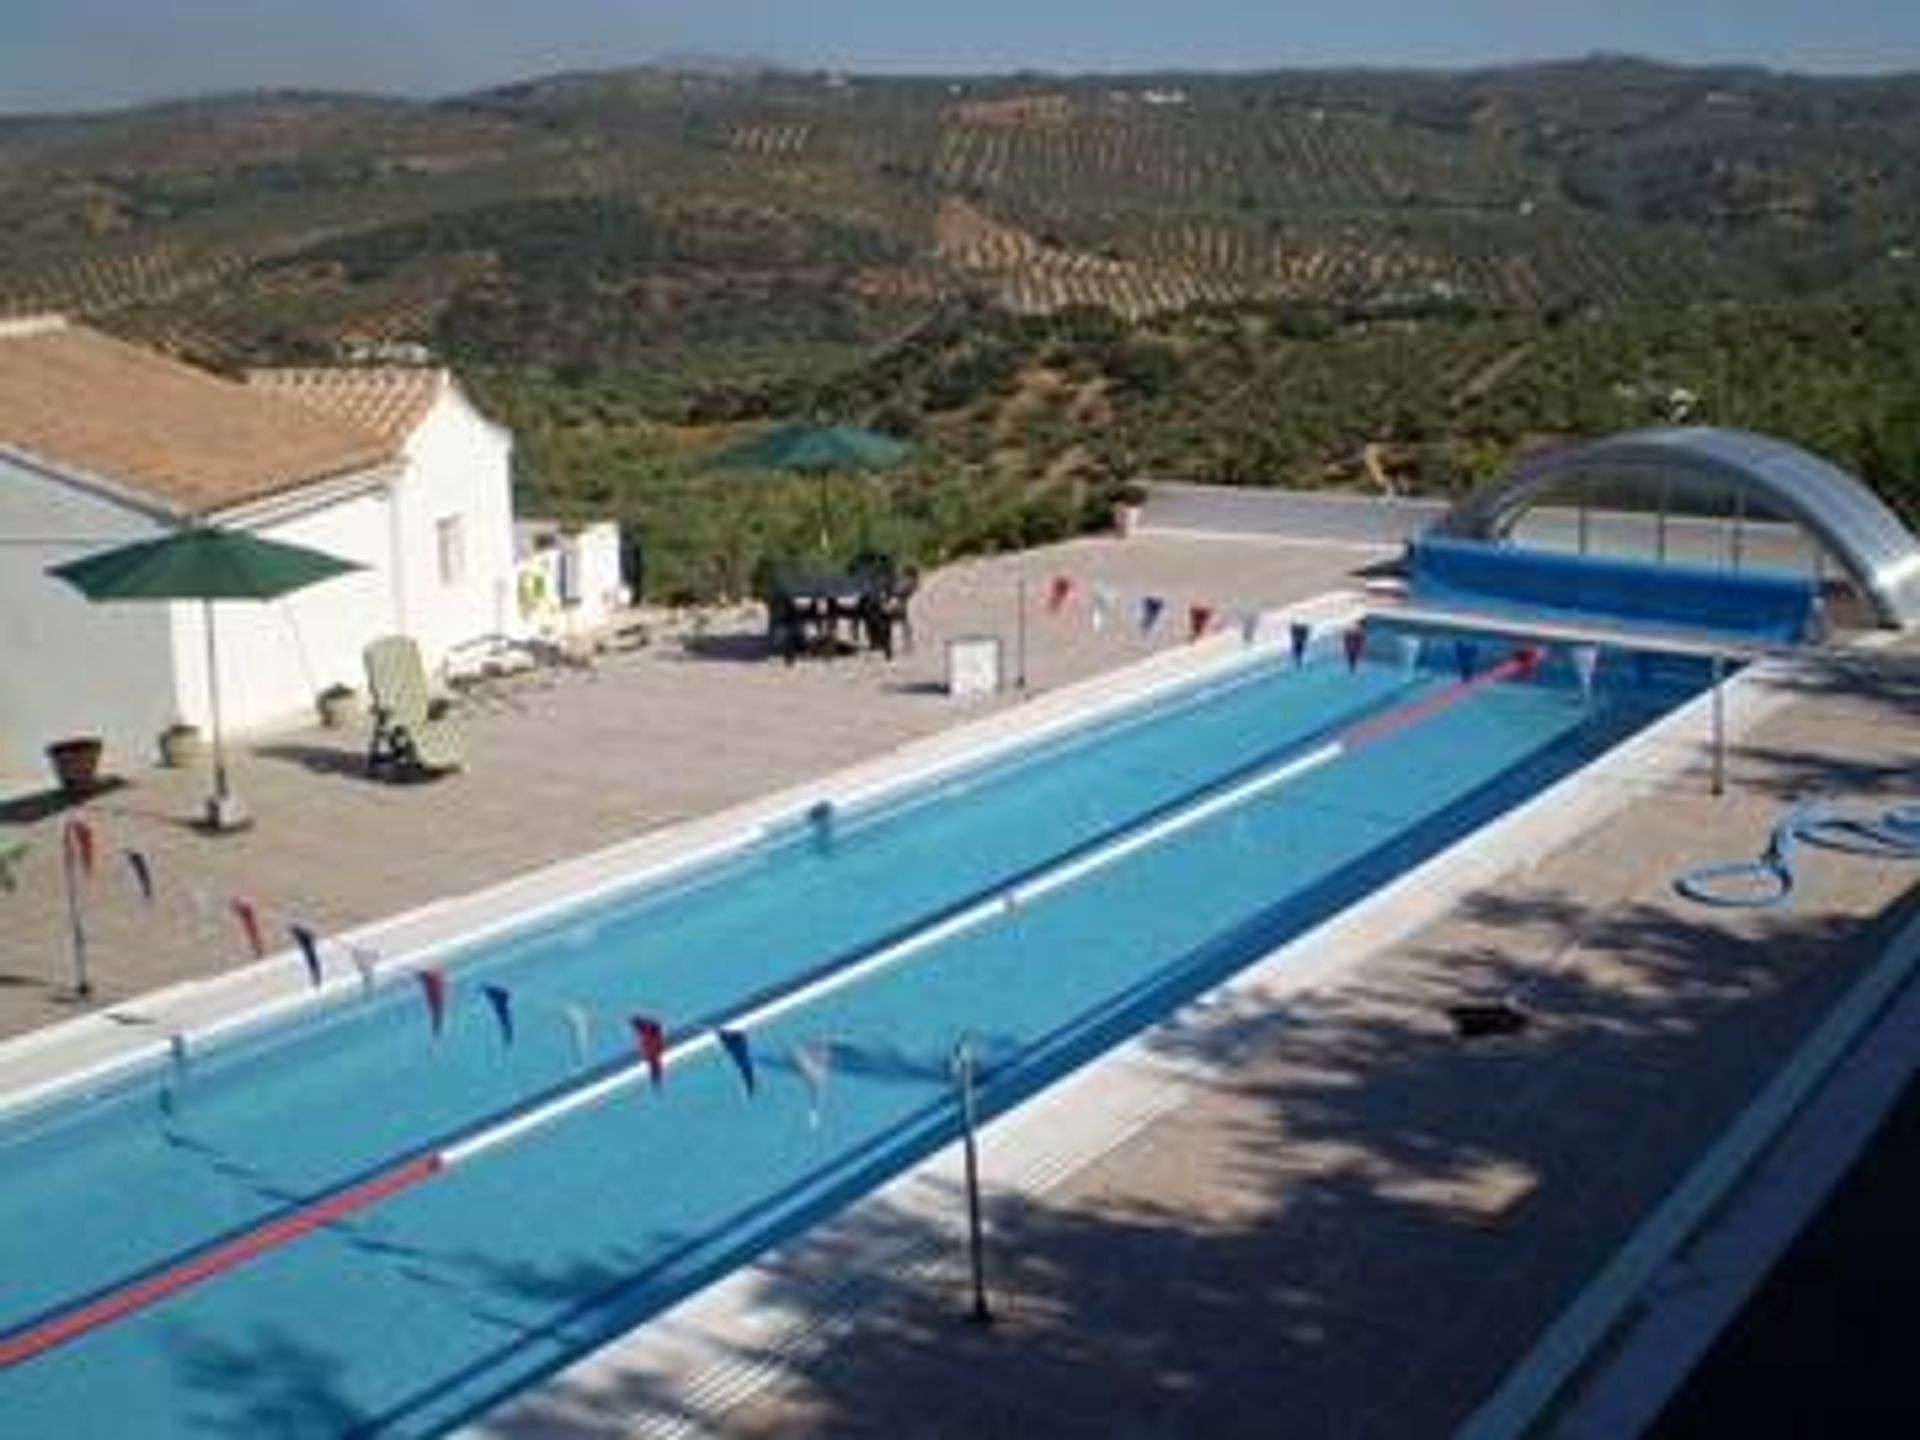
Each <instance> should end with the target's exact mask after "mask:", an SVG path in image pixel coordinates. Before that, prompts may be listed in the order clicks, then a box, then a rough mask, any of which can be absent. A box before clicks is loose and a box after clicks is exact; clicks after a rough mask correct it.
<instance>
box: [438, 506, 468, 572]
mask: <svg viewBox="0 0 1920 1440" xmlns="http://www.w3.org/2000/svg"><path fill="white" fill-rule="evenodd" d="M433 537H434V541H435V543H436V546H437V548H438V550H439V553H440V583H441V584H442V585H458V584H460V583H461V582H462V581H464V580H465V579H466V578H467V529H466V523H465V521H464V519H463V517H461V516H459V515H443V516H441V517H440V519H438V520H436V521H435V522H434V526H433Z"/></svg>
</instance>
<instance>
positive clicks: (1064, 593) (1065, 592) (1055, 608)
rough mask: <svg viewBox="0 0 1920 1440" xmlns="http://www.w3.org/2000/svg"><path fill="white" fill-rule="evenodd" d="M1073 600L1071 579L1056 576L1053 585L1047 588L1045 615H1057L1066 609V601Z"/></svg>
mask: <svg viewBox="0 0 1920 1440" xmlns="http://www.w3.org/2000/svg"><path fill="white" fill-rule="evenodd" d="M1072 598H1073V577H1072V576H1071V575H1056V576H1054V577H1053V583H1052V584H1051V585H1049V586H1048V587H1047V613H1048V614H1049V615H1058V614H1059V613H1060V612H1061V611H1062V610H1064V609H1066V607H1067V601H1069V600H1071V599H1072Z"/></svg>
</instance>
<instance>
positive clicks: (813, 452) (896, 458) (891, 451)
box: [704, 425, 913, 546]
mask: <svg viewBox="0 0 1920 1440" xmlns="http://www.w3.org/2000/svg"><path fill="white" fill-rule="evenodd" d="M912 448H913V447H912V446H910V445H908V444H907V443H906V442H905V441H904V440H896V439H894V438H893V436H891V435H882V434H881V433H880V432H879V431H878V430H863V429H861V428H860V427H859V426H857V425H781V426H779V427H777V428H775V429H772V430H768V431H764V432H763V433H761V434H759V435H755V436H753V437H752V438H750V439H747V440H743V441H740V442H738V443H737V444H733V445H729V446H727V447H725V448H724V449H721V450H718V451H716V452H714V454H712V455H711V456H709V457H708V458H707V460H706V462H705V466H704V468H707V469H714V470H785V471H790V472H793V473H796V474H802V475H815V476H818V477H819V480H820V538H821V543H822V545H823V546H824V545H825V544H826V543H827V541H828V533H827V532H828V528H829V527H828V523H827V521H828V504H827V477H828V476H830V475H833V474H835V473H837V472H842V471H852V470H885V469H887V468H889V467H891V466H894V465H898V464H899V463H900V462H901V461H902V460H904V459H906V458H907V456H908V455H909V454H910V453H912Z"/></svg>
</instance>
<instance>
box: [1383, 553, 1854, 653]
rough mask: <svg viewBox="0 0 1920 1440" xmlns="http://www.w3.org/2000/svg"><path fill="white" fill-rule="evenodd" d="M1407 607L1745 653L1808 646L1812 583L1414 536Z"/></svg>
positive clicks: (1812, 622) (1814, 601)
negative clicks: (1721, 644)
mask: <svg viewBox="0 0 1920 1440" xmlns="http://www.w3.org/2000/svg"><path fill="white" fill-rule="evenodd" d="M1408 571H1409V574H1410V575H1411V578H1412V584H1413V594H1414V598H1415V599H1417V600H1420V601H1424V602H1427V603H1430V604H1435V605H1442V606H1446V607H1448V608H1450V609H1467V610H1481V611H1485V610H1493V611H1508V612H1520V613H1524V614H1527V615H1532V616H1536V617H1540V618H1547V617H1551V616H1556V615H1557V616H1563V617H1565V618H1568V619H1573V618H1581V617H1584V618H1590V619H1600V620H1605V621H1611V622H1616V623H1625V624H1627V625H1637V626H1656V627H1660V628H1665V629H1673V630H1688V631H1698V632H1701V633H1703V634H1710V635H1715V636H1722V637H1725V638H1728V639H1731V640H1737V641H1742V642H1746V643H1753V644H1767V643H1772V644H1783V643H1784V644H1798V643H1799V642H1801V641H1804V640H1810V639H1813V638H1814V636H1815V630H1816V623H1815V622H1816V615H1817V599H1818V596H1817V591H1816V589H1815V587H1814V584H1813V582H1812V580H1810V579H1807V578H1804V577H1801V576H1797V575H1785V574H1780V573H1778V572H1766V571H1751V570H1745V571H1729V570H1719V569H1714V568H1712V567H1709V566H1701V565H1668V564H1654V563H1649V562H1647V561H1642V560H1628V559H1621V558H1618V557H1614V556H1596V555H1571V554H1568V553H1566V552H1564V551H1554V550H1533V549H1527V548H1525V547H1521V546H1515V545H1502V544H1494V543H1489V542H1485V541H1473V540H1450V539H1442V538H1439V537H1436V536H1423V537H1422V538H1420V539H1418V540H1416V541H1414V542H1413V543H1412V544H1411V545H1410V546H1409V547H1408Z"/></svg>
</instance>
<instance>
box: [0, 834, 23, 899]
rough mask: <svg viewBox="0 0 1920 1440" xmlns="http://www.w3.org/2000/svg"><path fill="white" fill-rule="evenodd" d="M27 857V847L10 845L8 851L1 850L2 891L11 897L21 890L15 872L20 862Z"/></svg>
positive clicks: (0, 881) (0, 888)
mask: <svg viewBox="0 0 1920 1440" xmlns="http://www.w3.org/2000/svg"><path fill="white" fill-rule="evenodd" d="M26 856H27V847H26V846H25V845H9V846H8V847H7V848H6V849H4V850H0V890H4V891H6V892H7V893H8V894H9V895H11V894H12V893H13V892H14V891H16V890H18V889H19V888H20V880H19V877H18V876H16V875H15V874H14V873H13V872H14V871H15V870H16V869H17V868H18V867H19V864H20V862H21V861H22V860H24V859H25V858H26Z"/></svg>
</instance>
